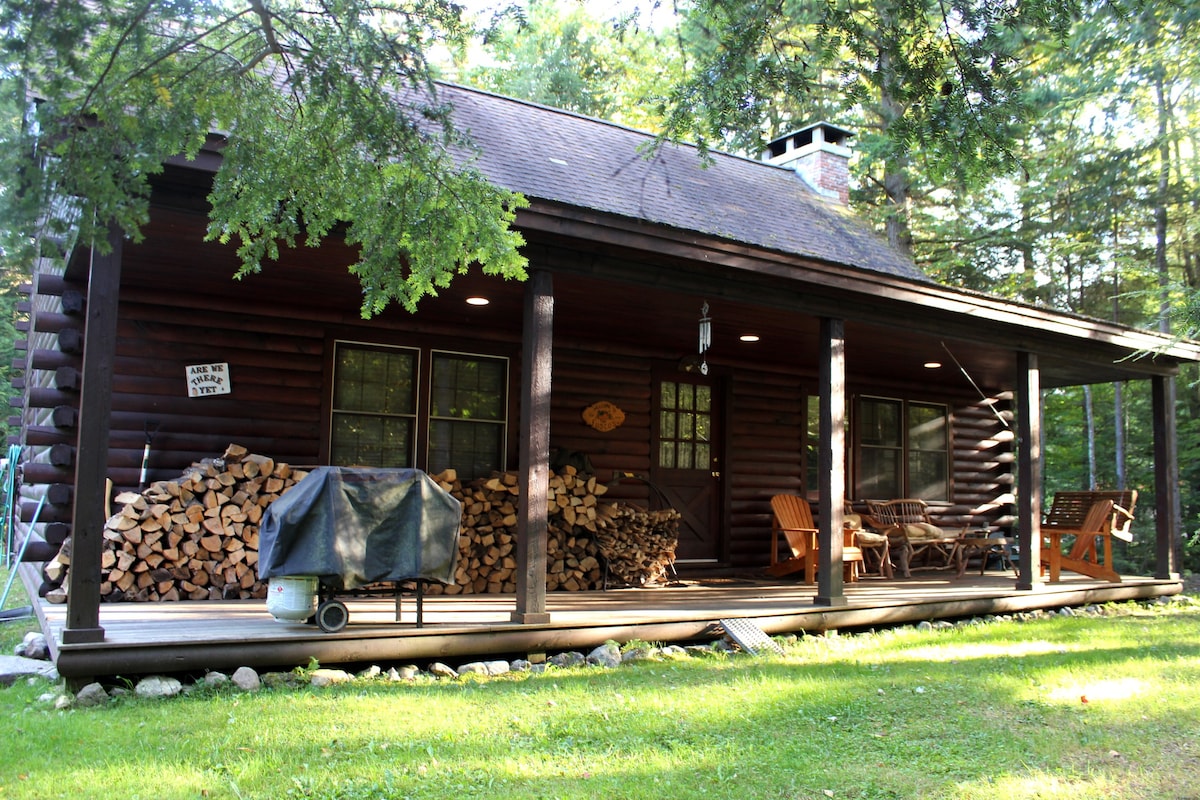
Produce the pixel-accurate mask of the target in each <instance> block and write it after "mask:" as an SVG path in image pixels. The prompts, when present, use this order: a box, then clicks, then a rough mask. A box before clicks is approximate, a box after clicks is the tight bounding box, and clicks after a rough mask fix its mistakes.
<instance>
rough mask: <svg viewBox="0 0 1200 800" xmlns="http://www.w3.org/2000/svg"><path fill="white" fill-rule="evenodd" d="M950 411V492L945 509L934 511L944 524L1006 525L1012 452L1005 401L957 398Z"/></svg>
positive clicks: (1009, 521)
mask: <svg viewBox="0 0 1200 800" xmlns="http://www.w3.org/2000/svg"><path fill="white" fill-rule="evenodd" d="M993 409H995V411H993ZM997 413H999V414H1000V416H1002V417H1004V418H1005V419H1006V421H1007V422H1008V425H1009V427H1005V423H1004V422H1002V421H1001V420H1000V418H998V417H997ZM952 414H953V447H954V452H953V462H952V463H953V478H952V481H953V483H952V486H953V493H954V496H953V503H952V504H951V505H950V506H949V507H946V508H940V509H937V510H936V511H937V513H938V519H939V520H941V521H942V524H943V525H944V526H948V527H961V526H970V527H976V528H978V527H985V526H986V527H991V528H996V529H1000V528H1008V527H1011V525H1012V522H1013V520H1012V513H1013V509H1012V503H1013V495H1012V492H1013V485H1014V476H1013V472H1012V465H1013V462H1014V461H1015V459H1016V455H1015V451H1014V446H1015V436H1014V429H1013V428H1012V427H1011V426H1012V421H1011V420H1012V412H1011V409H1010V408H1009V402H1008V400H1006V399H1003V398H998V397H993V398H989V399H988V400H986V401H985V400H982V399H981V400H976V401H973V402H961V403H957V404H955V405H954V406H953V411H952Z"/></svg>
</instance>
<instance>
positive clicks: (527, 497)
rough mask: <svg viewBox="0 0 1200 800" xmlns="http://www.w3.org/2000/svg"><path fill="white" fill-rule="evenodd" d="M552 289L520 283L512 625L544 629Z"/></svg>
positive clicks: (545, 278) (538, 279)
mask: <svg viewBox="0 0 1200 800" xmlns="http://www.w3.org/2000/svg"><path fill="white" fill-rule="evenodd" d="M553 327H554V286H553V282H552V280H551V277H550V273H549V272H547V271H545V270H534V271H533V272H532V273H531V274H530V276H529V280H528V281H526V283H525V319H524V330H523V332H522V339H523V342H524V345H523V348H522V357H521V431H520V434H519V435H520V437H521V454H520V460H521V470H520V483H519V488H520V491H521V496H520V498H519V503H518V506H517V530H518V531H519V534H520V535H519V536H518V537H517V607H516V610H515V611H513V614H512V621H513V622H519V623H523V624H544V623H547V622H549V621H550V614H549V613H547V611H546V539H547V536H548V533H549V521H548V518H547V512H546V501H547V497H548V494H549V486H550V372H551V367H552V364H553V361H554V356H553V343H554V334H553Z"/></svg>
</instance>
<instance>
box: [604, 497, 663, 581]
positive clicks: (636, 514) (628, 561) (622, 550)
mask: <svg viewBox="0 0 1200 800" xmlns="http://www.w3.org/2000/svg"><path fill="white" fill-rule="evenodd" d="M680 518H681V515H680V513H679V512H678V511H676V510H675V509H673V508H667V509H663V510H662V511H643V510H642V509H640V508H637V507H636V506H631V505H622V506H614V507H612V511H611V514H609V515H608V517H607V519H606V520H605V523H606V524H604V525H603V526H602V527H601V528H600V530H599V531H597V534H596V542H597V544H598V545H599V547H600V554H601V555H602V556H603V557H604V560H605V562H606V563H607V564H608V569H609V572H610V573H611V574H612V576H613V577H614V578H616V579H617V580H618V581H620V582H621V583H624V584H626V585H628V586H648V585H651V584H655V583H661V582H664V581H666V580H667V573H668V571H670V570H671V568H672V565H673V564H674V562H675V546H676V545H677V544H678V543H679V520H680Z"/></svg>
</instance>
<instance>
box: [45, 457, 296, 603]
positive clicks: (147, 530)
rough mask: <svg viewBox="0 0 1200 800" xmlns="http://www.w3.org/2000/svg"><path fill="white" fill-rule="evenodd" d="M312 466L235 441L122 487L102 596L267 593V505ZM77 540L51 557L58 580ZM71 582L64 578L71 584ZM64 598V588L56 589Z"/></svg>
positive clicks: (109, 530) (49, 570)
mask: <svg viewBox="0 0 1200 800" xmlns="http://www.w3.org/2000/svg"><path fill="white" fill-rule="evenodd" d="M306 474H307V473H306V472H303V471H300V470H293V469H292V468H291V467H290V466H289V465H287V464H285V463H282V462H276V461H275V460H274V459H272V458H270V457H268V456H262V455H256V454H254V453H250V452H248V451H247V449H246V448H245V447H242V446H241V445H236V444H231V445H230V446H229V448H228V449H226V451H225V454H224V455H223V456H222V457H221V458H219V459H205V460H203V461H200V462H197V463H195V464H192V466H191V467H190V468H189V469H187V470H186V471H185V472H184V473H183V474H182V475H181V476H180V477H179V478H178V479H177V480H171V481H156V482H154V483H153V484H151V485H150V487H149V488H147V489H146V490H144V491H142V492H132V491H126V492H121V493H120V494H118V495H117V496H116V497H115V498H113V503H114V506H115V507H116V508H118V509H119V510H117V511H116V513H114V514H113V515H112V516H111V517H109V519H108V521H107V522H106V523H105V526H104V527H105V530H104V540H105V546H104V549H103V550H102V552H101V561H100V565H101V584H100V596H101V599H103V600H135V601H157V600H219V599H243V600H245V599H249V598H262V597H266V584H265V583H264V582H262V581H259V580H258V524H259V521H260V520H261V519H262V515H263V510H264V509H266V507H267V506H268V505H270V504H271V503H273V502H274V501H275V500H276V499H277V498H278V497H280V496H281V495H282V494H283V493H284V492H286V491H287V490H288V489H289V488H291V487H292V486H293V485H295V483H296V482H297V481H299V480H300V479H301V478H303V477H304V476H305V475H306ZM69 544H70V540H68V542H67V545H65V546H64V548H63V550H62V551H60V552H59V554H58V556H56V557H55V558H54V559H52V560H51V562H50V563H48V564H47V565H46V568H45V570H46V576H47V577H48V578H50V579H51V580H58V579H60V578H61V576H62V574H63V573H64V572H65V571H66V569H67V568H68V566H69V564H70V547H69ZM64 589H65V584H64ZM56 592H58V593H59V594H61V595H62V597H53V598H52V597H50V595H47V599H51V600H63V599H65V591H63V590H56Z"/></svg>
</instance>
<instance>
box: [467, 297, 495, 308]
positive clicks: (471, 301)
mask: <svg viewBox="0 0 1200 800" xmlns="http://www.w3.org/2000/svg"><path fill="white" fill-rule="evenodd" d="M490 302H491V301H490V300H488V299H487V298H486V297H468V298H467V305H469V306H486V305H487V304H488V303H490Z"/></svg>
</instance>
